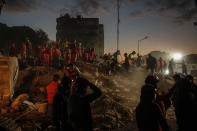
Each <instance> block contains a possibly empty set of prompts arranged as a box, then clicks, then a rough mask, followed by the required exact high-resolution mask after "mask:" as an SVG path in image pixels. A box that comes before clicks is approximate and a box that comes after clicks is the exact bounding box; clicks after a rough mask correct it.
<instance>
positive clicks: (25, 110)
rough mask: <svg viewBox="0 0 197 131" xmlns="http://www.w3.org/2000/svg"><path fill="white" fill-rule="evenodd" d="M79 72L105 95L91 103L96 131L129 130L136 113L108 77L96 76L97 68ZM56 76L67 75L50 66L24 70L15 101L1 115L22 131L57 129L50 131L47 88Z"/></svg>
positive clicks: (85, 66) (88, 66)
mask: <svg viewBox="0 0 197 131" xmlns="http://www.w3.org/2000/svg"><path fill="white" fill-rule="evenodd" d="M79 69H80V70H81V74H80V75H81V76H82V77H85V78H87V79H88V80H89V81H90V82H92V83H94V84H96V85H97V86H98V87H99V88H100V89H101V90H102V96H101V97H100V98H98V99H97V100H96V101H94V102H93V103H91V107H92V116H93V120H94V123H93V127H94V130H95V131H96V130H98V131H105V130H124V131H127V130H126V129H128V125H129V124H131V123H135V120H134V118H135V117H134V113H133V110H131V109H130V108H129V107H126V106H125V105H123V104H121V102H122V100H121V98H120V97H119V96H118V95H117V93H116V92H115V88H116V87H115V86H116V85H115V84H114V82H113V81H112V80H110V79H109V78H108V77H107V76H102V75H98V74H96V70H97V69H96V66H95V65H86V64H81V65H80V66H79ZM54 74H59V75H60V76H63V71H62V70H57V69H54V68H48V67H28V68H26V69H24V70H21V71H20V72H19V78H18V82H17V85H16V87H15V96H14V99H13V101H12V102H11V103H10V105H5V106H3V107H2V109H4V110H3V111H2V110H1V114H2V115H3V116H6V117H7V118H10V119H14V120H15V122H16V123H17V124H18V125H19V126H20V127H21V129H22V130H30V129H31V130H34V129H35V130H53V128H50V129H49V127H50V125H51V124H52V120H51V118H50V117H48V116H47V114H46V105H47V104H46V103H47V94H46V87H47V85H48V84H49V83H50V82H51V81H52V78H53V75H54ZM134 125H135V124H134ZM134 127H135V126H134ZM135 128H136V127H135Z"/></svg>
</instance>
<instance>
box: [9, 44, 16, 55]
mask: <svg viewBox="0 0 197 131" xmlns="http://www.w3.org/2000/svg"><path fill="white" fill-rule="evenodd" d="M17 55H18V53H17V47H16V44H15V43H13V44H12V46H11V48H10V52H9V56H10V57H17Z"/></svg>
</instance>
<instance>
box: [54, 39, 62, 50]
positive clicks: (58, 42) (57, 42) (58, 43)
mask: <svg viewBox="0 0 197 131" xmlns="http://www.w3.org/2000/svg"><path fill="white" fill-rule="evenodd" d="M60 41H61V40H60V39H59V40H57V41H56V42H55V47H56V48H58V47H60Z"/></svg>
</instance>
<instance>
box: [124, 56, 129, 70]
mask: <svg viewBox="0 0 197 131" xmlns="http://www.w3.org/2000/svg"><path fill="white" fill-rule="evenodd" d="M124 57H125V62H124V65H125V69H126V71H127V72H128V71H129V58H128V56H127V53H124Z"/></svg>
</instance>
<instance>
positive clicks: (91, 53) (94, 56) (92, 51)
mask: <svg viewBox="0 0 197 131" xmlns="http://www.w3.org/2000/svg"><path fill="white" fill-rule="evenodd" d="M89 58H90V62H93V61H94V60H95V59H96V54H95V53H94V48H92V49H91V50H90V54H89Z"/></svg>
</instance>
